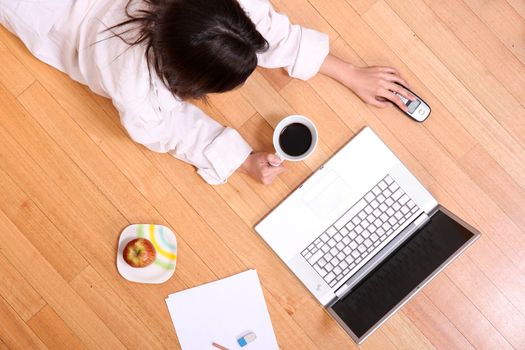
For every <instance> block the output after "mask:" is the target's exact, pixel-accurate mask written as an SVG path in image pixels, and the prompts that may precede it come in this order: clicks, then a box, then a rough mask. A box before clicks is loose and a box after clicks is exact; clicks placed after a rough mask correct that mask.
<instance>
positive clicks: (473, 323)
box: [424, 274, 513, 349]
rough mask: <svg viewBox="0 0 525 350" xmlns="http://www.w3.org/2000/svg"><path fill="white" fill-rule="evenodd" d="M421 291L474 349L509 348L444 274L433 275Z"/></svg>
mask: <svg viewBox="0 0 525 350" xmlns="http://www.w3.org/2000/svg"><path fill="white" fill-rule="evenodd" d="M424 291H425V294H426V295H427V296H428V297H429V298H430V299H431V300H432V302H433V303H434V304H435V305H436V306H437V307H438V308H439V309H440V310H442V311H443V313H444V314H445V315H446V316H447V318H448V319H450V320H451V321H452V322H453V323H454V325H455V326H456V327H457V328H458V330H459V331H460V332H461V333H462V334H463V335H464V336H465V337H467V339H468V340H469V341H470V343H472V344H473V345H474V347H476V348H477V349H513V347H512V346H511V345H510V344H509V343H508V342H507V341H506V340H505V338H504V337H503V336H502V335H501V334H500V333H499V332H498V331H497V329H495V328H494V327H493V326H492V325H491V324H490V322H489V321H488V320H487V319H486V318H484V317H483V315H482V314H481V313H480V312H479V311H478V310H477V308H476V306H475V305H474V304H472V303H471V302H470V301H469V300H468V299H467V297H466V296H465V295H464V294H462V293H461V292H460V291H459V290H458V289H457V288H456V287H455V286H454V284H453V282H452V281H451V280H450V279H449V278H448V277H447V276H446V275H445V274H439V275H437V276H436V277H435V279H434V280H433V281H432V282H430V283H429V284H428V285H427V286H426V287H425V289H424Z"/></svg>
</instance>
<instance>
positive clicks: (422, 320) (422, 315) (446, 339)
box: [403, 292, 474, 349]
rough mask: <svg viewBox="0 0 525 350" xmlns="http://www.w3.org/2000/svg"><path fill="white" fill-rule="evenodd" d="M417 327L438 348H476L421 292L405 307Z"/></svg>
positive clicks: (404, 311)
mask: <svg viewBox="0 0 525 350" xmlns="http://www.w3.org/2000/svg"><path fill="white" fill-rule="evenodd" d="M403 313H404V314H406V315H407V316H408V317H409V318H410V319H411V320H412V321H413V322H414V323H415V324H416V325H417V328H418V329H419V330H420V331H421V333H423V334H424V335H425V337H426V338H427V339H428V340H429V341H430V342H431V343H432V344H433V345H434V346H435V347H436V348H437V349H474V347H473V346H472V344H471V343H469V341H468V340H467V339H466V338H465V336H464V335H463V334H461V332H460V331H459V330H458V329H457V328H456V327H455V326H454V324H452V322H450V320H449V319H448V318H447V317H446V316H445V315H444V314H443V313H442V312H441V311H440V310H439V309H438V308H437V307H436V306H435V305H434V304H433V303H432V301H431V300H430V299H429V298H428V297H427V296H426V295H425V293H424V292H420V293H418V294H416V295H415V296H414V298H412V300H411V301H410V302H408V303H407V304H406V305H405V306H404V307H403Z"/></svg>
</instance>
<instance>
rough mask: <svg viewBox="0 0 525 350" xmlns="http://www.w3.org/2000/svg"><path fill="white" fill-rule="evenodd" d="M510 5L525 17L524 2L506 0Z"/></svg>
mask: <svg viewBox="0 0 525 350" xmlns="http://www.w3.org/2000/svg"><path fill="white" fill-rule="evenodd" d="M507 2H508V3H509V5H510V6H512V8H514V11H516V12H517V13H518V14H519V15H520V16H521V18H523V19H525V3H524V2H523V1H521V0H507Z"/></svg>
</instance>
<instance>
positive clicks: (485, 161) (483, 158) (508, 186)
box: [460, 145, 525, 228]
mask: <svg viewBox="0 0 525 350" xmlns="http://www.w3.org/2000/svg"><path fill="white" fill-rule="evenodd" d="M460 161H461V164H462V168H463V169H465V171H466V172H467V173H468V174H470V177H471V178H473V179H475V181H476V183H477V184H478V186H480V188H481V189H482V190H483V191H484V192H485V193H487V194H488V195H489V196H490V197H491V198H492V200H494V202H496V203H497V204H498V206H499V207H500V208H501V209H502V210H503V212H505V214H506V215H507V216H508V217H509V218H511V219H512V221H514V223H515V224H516V226H518V227H521V228H524V227H525V217H524V216H523V208H525V191H524V190H523V189H522V188H521V187H519V186H518V184H516V182H514V181H513V179H511V177H510V176H509V174H508V173H507V172H506V171H505V169H503V168H502V167H501V166H500V165H499V164H498V163H497V162H496V161H495V160H494V159H493V158H492V157H490V156H489V155H488V154H487V152H486V151H485V150H484V149H483V148H482V147H481V146H479V145H478V146H476V147H474V148H473V149H472V150H471V151H470V152H468V153H467V154H465V156H463V157H462V158H461V160H460Z"/></svg>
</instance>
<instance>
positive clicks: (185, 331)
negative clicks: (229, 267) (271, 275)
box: [166, 270, 279, 350]
mask: <svg viewBox="0 0 525 350" xmlns="http://www.w3.org/2000/svg"><path fill="white" fill-rule="evenodd" d="M166 304H167V305H168V310H169V312H170V316H171V319H172V321H173V325H174V326H175V331H176V332H177V336H178V338H179V341H180V345H181V347H182V349H183V350H201V349H202V350H206V349H210V350H217V348H216V347H213V346H212V342H215V343H217V344H220V345H222V346H224V347H226V348H228V349H230V350H239V349H242V350H257V349H260V350H272V349H279V347H278V345H277V340H276V338H275V334H274V332H273V328H272V323H271V321H270V315H269V314H268V309H267V308H266V302H265V301H264V296H263V293H262V289H261V284H260V282H259V277H258V276H257V272H256V271H255V270H248V271H246V272H242V273H239V274H237V275H234V276H231V277H228V278H224V279H222V280H218V281H215V282H211V283H207V284H204V285H202V286H198V287H195V288H191V289H187V290H184V291H181V292H177V293H174V294H171V295H169V296H168V298H167V299H166ZM246 332H253V333H255V335H256V336H257V339H255V340H254V341H253V342H251V343H249V344H248V345H245V346H244V347H241V346H240V345H239V344H238V343H237V338H238V337H239V336H240V335H242V334H243V333H246Z"/></svg>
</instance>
